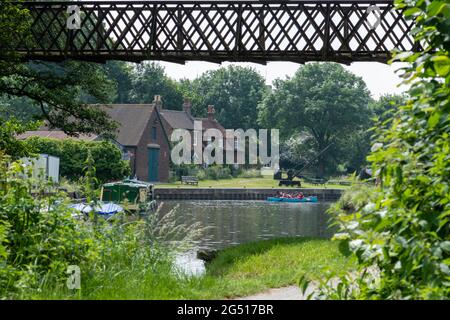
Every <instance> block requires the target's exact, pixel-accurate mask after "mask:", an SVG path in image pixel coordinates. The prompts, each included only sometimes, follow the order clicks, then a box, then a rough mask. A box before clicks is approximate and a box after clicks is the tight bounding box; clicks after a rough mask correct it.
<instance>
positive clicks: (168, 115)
mask: <svg viewBox="0 0 450 320" xmlns="http://www.w3.org/2000/svg"><path fill="white" fill-rule="evenodd" d="M159 113H160V114H161V116H162V117H163V118H164V119H165V120H166V121H167V123H168V124H169V125H170V126H171V127H172V129H187V130H194V119H193V118H192V117H191V116H189V114H187V113H186V112H185V111H176V110H167V109H162V110H161V111H160V112H159Z"/></svg>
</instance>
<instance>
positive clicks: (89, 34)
mask: <svg viewBox="0 0 450 320" xmlns="http://www.w3.org/2000/svg"><path fill="white" fill-rule="evenodd" d="M21 5H22V6H25V7H27V8H28V9H29V12H30V16H31V19H32V25H31V33H32V39H33V41H31V42H25V41H24V42H23V43H21V44H20V45H19V46H18V47H16V48H11V50H15V51H16V52H19V53H20V54H22V55H23V58H24V59H40V60H50V61H60V60H64V59H68V58H70V59H79V60H89V61H97V62H104V61H106V60H125V61H135V62H138V61H143V60H165V61H171V62H177V63H184V62H185V61H189V60H203V61H211V62H217V63H220V62H223V61H248V62H257V63H265V62H267V61H293V62H299V63H304V62H307V61H337V62H342V63H351V62H353V61H379V62H386V61H387V60H388V59H389V57H390V53H391V51H392V50H399V51H416V50H419V47H418V46H417V45H415V44H414V42H413V40H412V37H411V36H410V35H409V31H410V30H411V28H412V27H413V23H412V22H411V21H406V20H405V19H404V18H403V16H402V13H401V12H399V11H395V10H393V4H392V1H385V0H378V1H377V0H374V1H352V0H343V1H325V0H317V1H287V2H286V1H283V2H280V1H278V2H276V1H275V2H273V1H270V2H265V1H264V2H263V1H245V2H243V1H242V2H228V1H195V0H193V1H158V2H148V1H147V2H136V1H127V2H116V1H114V2H113V1H111V2H105V1H103V2H94V1H92V2H87V1H83V2H29V3H23V4H21ZM69 5H78V6H79V8H80V12H81V14H80V16H81V28H80V29H78V30H69V29H68V28H67V25H66V24H67V18H68V16H69V14H68V13H67V7H68V6H69ZM371 5H376V6H377V7H378V8H379V9H380V12H381V16H380V19H379V24H378V26H377V27H376V28H373V26H374V25H375V22H376V13H373V12H372V14H368V13H367V8H368V7H369V6H371ZM25 43H26V44H25Z"/></svg>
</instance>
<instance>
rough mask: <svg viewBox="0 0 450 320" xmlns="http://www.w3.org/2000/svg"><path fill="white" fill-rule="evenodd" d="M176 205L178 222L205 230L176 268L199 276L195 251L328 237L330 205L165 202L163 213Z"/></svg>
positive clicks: (198, 262)
mask: <svg viewBox="0 0 450 320" xmlns="http://www.w3.org/2000/svg"><path fill="white" fill-rule="evenodd" d="M176 205H179V208H178V210H177V211H176V213H175V215H176V218H177V220H178V221H179V223H184V224H187V225H191V224H193V223H198V222H200V223H201V225H202V226H203V227H206V229H205V230H204V231H203V234H202V237H201V238H200V239H199V240H198V241H196V242H195V243H194V247H195V248H194V250H192V251H190V252H186V253H184V254H182V255H179V256H178V257H177V259H176V265H177V266H178V267H180V269H182V270H183V271H185V272H186V273H191V274H201V273H202V272H204V264H203V262H202V261H201V260H198V259H197V258H196V251H197V250H217V249H223V248H226V247H229V246H234V245H237V244H241V243H245V242H250V241H257V240H264V239H272V238H278V237H287V236H302V237H316V238H327V237H331V235H332V231H331V230H330V229H329V228H328V219H329V216H328V215H327V214H326V213H325V211H326V210H327V209H328V207H329V206H330V203H277V202H266V201H228V200H220V201H165V202H163V203H162V208H161V209H162V212H163V213H166V212H168V211H170V210H171V209H173V208H174V207H175V206H176Z"/></svg>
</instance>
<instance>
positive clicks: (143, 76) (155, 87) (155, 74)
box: [130, 62, 183, 109]
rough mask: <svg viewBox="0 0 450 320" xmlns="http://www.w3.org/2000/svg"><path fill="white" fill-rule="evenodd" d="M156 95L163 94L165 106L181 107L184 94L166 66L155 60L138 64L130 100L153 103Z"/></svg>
mask: <svg viewBox="0 0 450 320" xmlns="http://www.w3.org/2000/svg"><path fill="white" fill-rule="evenodd" d="M155 95H160V96H161V98H162V101H163V106H164V108H167V109H181V106H182V104H183V95H182V93H181V92H180V91H179V88H178V86H177V83H176V82H175V81H174V80H172V79H171V78H169V77H168V76H167V75H166V73H165V71H164V68H163V67H162V66H161V65H159V64H157V63H154V62H150V63H147V62H144V63H141V64H138V65H137V66H136V68H135V70H134V73H133V76H132V80H131V91H130V102H133V103H152V102H153V99H154V97H155Z"/></svg>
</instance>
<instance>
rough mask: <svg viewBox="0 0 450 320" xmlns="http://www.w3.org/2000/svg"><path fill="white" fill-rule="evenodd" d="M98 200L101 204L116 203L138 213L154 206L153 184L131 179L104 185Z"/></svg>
mask: <svg viewBox="0 0 450 320" xmlns="http://www.w3.org/2000/svg"><path fill="white" fill-rule="evenodd" d="M100 199H101V201H103V202H112V203H118V204H120V205H122V206H123V207H124V208H125V209H126V210H130V211H140V210H141V209H142V208H149V207H150V208H151V207H152V206H154V205H155V204H156V203H155V200H154V189H153V184H151V183H148V182H145V181H139V180H133V179H126V180H123V181H117V182H110V183H105V184H104V185H103V186H102V189H101V194H100Z"/></svg>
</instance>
